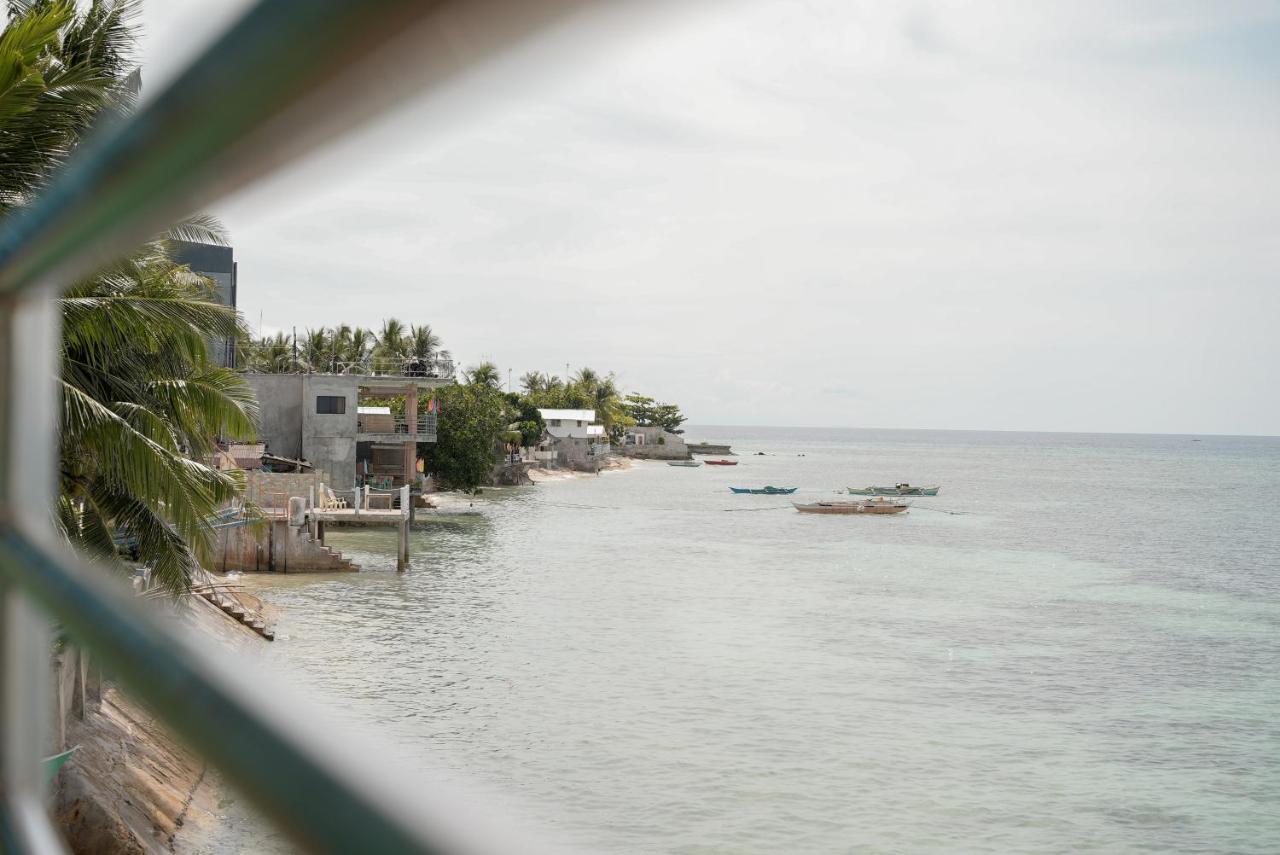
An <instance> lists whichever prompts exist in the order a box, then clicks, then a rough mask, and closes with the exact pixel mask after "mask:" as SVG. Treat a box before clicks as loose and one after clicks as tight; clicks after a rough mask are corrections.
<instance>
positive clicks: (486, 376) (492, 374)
mask: <svg viewBox="0 0 1280 855" xmlns="http://www.w3.org/2000/svg"><path fill="white" fill-rule="evenodd" d="M462 379H463V380H464V381H466V384H467V385H468V386H488V387H489V388H490V389H501V388H502V375H501V373H500V372H499V371H498V366H496V365H494V364H493V363H492V362H481V363H480V364H479V365H477V366H475V367H474V368H472V369H471V370H470V371H468V372H466V373H465V374H464V375H463V378H462Z"/></svg>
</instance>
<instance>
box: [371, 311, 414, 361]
mask: <svg viewBox="0 0 1280 855" xmlns="http://www.w3.org/2000/svg"><path fill="white" fill-rule="evenodd" d="M405 345H406V342H405V327H404V324H402V323H401V322H400V321H399V320H397V319H396V318H387V319H385V320H384V321H383V322H382V329H380V330H379V331H378V345H377V347H375V348H374V352H373V356H374V359H376V360H377V361H378V362H380V363H383V364H384V365H387V366H390V365H396V366H398V365H399V363H401V362H403V361H404V357H405V351H406V346H405Z"/></svg>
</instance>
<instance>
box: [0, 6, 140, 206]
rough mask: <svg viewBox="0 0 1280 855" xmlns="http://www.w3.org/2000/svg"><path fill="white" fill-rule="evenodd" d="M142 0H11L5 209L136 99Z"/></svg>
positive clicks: (4, 49) (2, 90)
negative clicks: (85, 3)
mask: <svg viewBox="0 0 1280 855" xmlns="http://www.w3.org/2000/svg"><path fill="white" fill-rule="evenodd" d="M137 8H138V4H137V3H136V2H134V0H94V2H93V3H91V4H90V5H89V7H88V8H87V9H86V10H85V11H84V12H83V13H82V14H77V11H76V4H75V3H74V2H70V0H46V2H35V0H27V2H19V0H11V2H10V3H9V14H8V21H7V23H6V25H5V28H4V32H3V34H0V215H3V214H6V213H8V212H9V211H10V210H12V209H13V208H15V207H18V206H21V205H23V204H25V203H26V201H27V200H28V199H29V198H30V197H31V195H32V194H33V193H35V192H36V191H38V190H39V188H40V187H42V186H43V185H44V182H45V181H46V180H47V178H48V176H49V174H50V173H51V172H52V171H53V170H54V169H56V168H57V167H58V166H59V165H60V164H61V163H62V162H63V161H65V160H66V158H67V155H68V154H69V153H70V152H71V150H72V149H73V148H74V147H75V145H76V143H77V142H78V141H79V140H80V138H81V137H82V136H83V135H84V133H85V132H86V131H88V130H89V129H90V128H91V127H92V126H93V124H94V122H95V121H97V120H98V118H99V117H100V116H101V115H102V114H103V113H104V112H108V111H112V110H118V109H123V108H125V107H127V106H128V105H129V104H130V103H132V100H133V97H134V94H135V93H136V90H137V80H138V78H137V75H136V72H133V71H132V59H131V48H132V45H133V40H132V36H131V34H130V32H129V26H128V24H129V20H130V19H131V18H132V16H133V15H134V14H136V12H137Z"/></svg>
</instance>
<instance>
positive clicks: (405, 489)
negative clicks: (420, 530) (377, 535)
mask: <svg viewBox="0 0 1280 855" xmlns="http://www.w3.org/2000/svg"><path fill="white" fill-rule="evenodd" d="M398 528H399V529H400V548H399V550H398V551H397V553H396V570H398V571H399V572H401V573H403V572H404V571H406V570H408V569H409V485H408V484H405V485H404V486H402V487H401V488H400V524H399V526H398Z"/></svg>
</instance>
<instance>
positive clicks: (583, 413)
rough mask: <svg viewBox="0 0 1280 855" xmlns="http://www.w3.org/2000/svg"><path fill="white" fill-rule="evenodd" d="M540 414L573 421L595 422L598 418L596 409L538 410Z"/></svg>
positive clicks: (543, 416) (549, 417) (544, 416)
mask: <svg viewBox="0 0 1280 855" xmlns="http://www.w3.org/2000/svg"><path fill="white" fill-rule="evenodd" d="M538 414H539V415H540V416H542V418H543V419H544V420H545V419H567V420H568V421H571V422H594V421H595V420H596V411H595V410H541V409H540V410H538Z"/></svg>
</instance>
